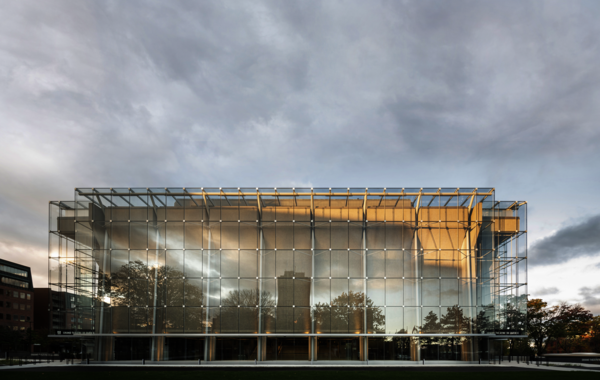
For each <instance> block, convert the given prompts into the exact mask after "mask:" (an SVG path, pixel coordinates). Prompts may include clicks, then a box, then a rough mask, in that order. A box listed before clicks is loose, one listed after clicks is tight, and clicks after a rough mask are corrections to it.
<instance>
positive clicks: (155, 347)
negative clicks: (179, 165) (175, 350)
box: [147, 195, 166, 361]
mask: <svg viewBox="0 0 600 380" xmlns="http://www.w3.org/2000/svg"><path fill="white" fill-rule="evenodd" d="M150 200H151V201H152V211H153V212H154V213H153V214H152V227H154V233H155V235H154V241H155V242H156V247H154V260H155V266H154V302H153V305H152V306H153V312H152V317H153V321H152V348H151V349H152V352H151V355H152V356H151V358H152V361H160V360H161V359H162V358H161V356H162V355H160V354H159V353H162V352H163V350H164V347H158V345H159V344H161V343H162V344H164V339H160V341H159V339H158V337H157V336H156V325H157V323H156V317H157V312H156V309H157V308H158V281H159V278H158V267H159V263H158V258H159V255H158V250H159V249H160V248H159V247H160V229H159V228H158V210H157V209H156V203H155V202H154V198H153V196H152V195H150ZM165 212H166V210H165ZM147 228H150V224H148V225H147ZM165 275H166V272H165Z"/></svg>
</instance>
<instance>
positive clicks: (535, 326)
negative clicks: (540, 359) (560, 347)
mask: <svg viewBox="0 0 600 380" xmlns="http://www.w3.org/2000/svg"><path fill="white" fill-rule="evenodd" d="M547 306H548V303H547V302H544V301H542V300H541V299H540V298H534V299H531V300H529V301H528V302H527V322H528V332H529V339H531V340H532V341H533V343H534V346H535V350H536V352H537V354H538V355H543V354H544V352H545V350H546V346H545V342H546V339H548V329H549V326H550V322H549V321H550V318H549V311H548V309H547Z"/></svg>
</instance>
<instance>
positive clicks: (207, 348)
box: [202, 201, 220, 361]
mask: <svg viewBox="0 0 600 380" xmlns="http://www.w3.org/2000/svg"><path fill="white" fill-rule="evenodd" d="M205 204H206V201H205ZM206 206H207V207H208V205H206ZM206 217H207V219H208V226H209V227H208V243H207V244H206V246H207V247H208V249H207V251H208V255H207V260H206V261H207V263H208V269H207V270H206V277H208V279H207V280H206V305H205V307H206V322H205V326H204V333H206V334H208V333H210V332H211V331H210V330H209V329H210V327H209V326H210V307H209V305H210V282H211V279H210V261H211V245H212V233H211V228H210V216H209V215H208V212H207V215H206ZM203 224H204V223H203ZM202 228H204V225H203V226H202ZM219 285H220V284H219ZM213 339H214V338H212V337H209V336H205V337H204V360H205V361H211V360H212V359H213V358H214V352H213V349H214V344H211V343H212V340H213Z"/></svg>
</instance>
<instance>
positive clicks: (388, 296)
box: [385, 279, 404, 306]
mask: <svg viewBox="0 0 600 380" xmlns="http://www.w3.org/2000/svg"><path fill="white" fill-rule="evenodd" d="M403 285H404V281H403V280H401V279H387V280H386V282H385V304H386V305H387V306H402V305H403V303H404V302H403V301H404V300H403V294H404V286H403Z"/></svg>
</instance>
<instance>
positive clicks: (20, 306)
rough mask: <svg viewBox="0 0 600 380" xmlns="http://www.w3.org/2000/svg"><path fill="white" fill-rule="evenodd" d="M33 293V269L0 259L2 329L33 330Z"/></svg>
mask: <svg viewBox="0 0 600 380" xmlns="http://www.w3.org/2000/svg"><path fill="white" fill-rule="evenodd" d="M33 293H34V292H33V282H32V279H31V269H30V268H29V267H27V266H24V265H20V264H17V263H13V262H10V261H7V260H2V259H0V327H7V328H10V329H13V330H16V331H26V330H27V329H29V328H31V329H33V309H34V308H33V298H34V295H33Z"/></svg>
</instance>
